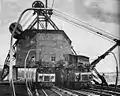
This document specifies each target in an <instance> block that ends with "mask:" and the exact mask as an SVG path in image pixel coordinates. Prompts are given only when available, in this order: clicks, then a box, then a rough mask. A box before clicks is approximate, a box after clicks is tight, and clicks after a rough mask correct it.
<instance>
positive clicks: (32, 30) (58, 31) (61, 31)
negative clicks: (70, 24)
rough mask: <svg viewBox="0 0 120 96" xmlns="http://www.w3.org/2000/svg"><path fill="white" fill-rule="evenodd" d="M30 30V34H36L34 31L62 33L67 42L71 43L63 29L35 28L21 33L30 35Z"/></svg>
mask: <svg viewBox="0 0 120 96" xmlns="http://www.w3.org/2000/svg"><path fill="white" fill-rule="evenodd" d="M30 31H31V32H32V33H31V34H36V33H49V34H50V33H51V34H62V35H63V36H64V37H65V38H66V39H67V40H68V42H69V44H71V43H72V41H71V40H70V38H69V37H68V36H67V34H66V33H65V32H64V31H63V30H37V29H27V30H25V31H24V33H23V34H22V35H23V36H24V35H30V33H29V32H30Z"/></svg>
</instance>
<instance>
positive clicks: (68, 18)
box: [53, 9, 120, 41]
mask: <svg viewBox="0 0 120 96" xmlns="http://www.w3.org/2000/svg"><path fill="white" fill-rule="evenodd" d="M53 12H54V14H53V15H56V16H58V17H60V18H62V19H64V20H66V21H67V22H69V23H72V24H74V25H77V26H78V27H80V26H81V27H84V28H86V29H88V30H90V31H92V33H94V32H95V34H97V35H99V36H102V37H103V36H104V37H106V38H109V39H111V40H113V41H115V39H116V38H117V39H118V38H120V37H117V36H114V35H113V34H110V33H108V32H106V31H105V30H103V29H99V28H97V27H95V26H92V25H90V24H88V23H85V22H84V21H81V20H80V19H77V18H74V17H71V16H68V15H67V14H65V13H62V12H60V11H58V10H56V9H54V11H53ZM103 32H104V33H103ZM107 40H108V39H107Z"/></svg>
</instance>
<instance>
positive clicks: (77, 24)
mask: <svg viewBox="0 0 120 96" xmlns="http://www.w3.org/2000/svg"><path fill="white" fill-rule="evenodd" d="M53 15H54V16H57V17H59V19H61V20H66V22H68V23H70V24H73V25H74V26H76V27H80V28H81V27H84V28H86V29H89V30H91V32H92V34H95V35H97V36H99V37H101V38H104V39H106V40H108V41H110V42H113V40H110V39H108V38H105V37H103V36H101V35H98V34H97V33H95V31H94V32H93V30H92V29H91V28H88V27H86V26H83V25H81V24H79V23H77V22H75V21H72V20H69V19H68V18H65V17H63V16H61V15H60V14H56V13H54V14H53ZM96 32H97V31H96Z"/></svg>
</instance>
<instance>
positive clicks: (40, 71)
mask: <svg viewBox="0 0 120 96" xmlns="http://www.w3.org/2000/svg"><path fill="white" fill-rule="evenodd" d="M25 71H26V72H25ZM16 73H17V74H16V79H17V81H22V82H24V81H25V78H26V80H27V82H28V83H29V84H30V83H31V86H32V87H37V88H51V87H52V86H53V85H54V83H55V68H54V67H42V66H41V67H36V68H26V69H25V68H21V67H17V68H16ZM25 74H26V76H25Z"/></svg>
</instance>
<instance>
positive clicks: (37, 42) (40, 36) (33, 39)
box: [16, 30, 73, 66]
mask: <svg viewBox="0 0 120 96" xmlns="http://www.w3.org/2000/svg"><path fill="white" fill-rule="evenodd" d="M23 35H24V36H25V38H24V39H21V40H19V43H18V44H17V52H16V56H17V58H16V65H17V66H23V65H24V63H25V58H26V55H27V53H28V51H29V50H31V49H33V50H31V51H30V52H29V56H28V58H27V65H28V66H34V64H35V63H33V62H32V60H31V59H35V61H40V60H42V62H49V63H56V62H58V61H60V60H64V56H63V55H64V54H73V52H72V50H71V40H70V39H69V37H68V36H67V35H66V34H65V32H64V31H62V30H47V31H46V30H39V31H38V30H32V31H28V30H27V31H26V32H24V34H23ZM34 49H39V50H37V51H36V50H34ZM33 61H34V60H33ZM31 62H32V63H31Z"/></svg>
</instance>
